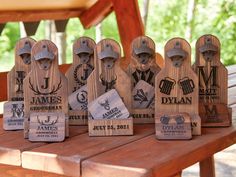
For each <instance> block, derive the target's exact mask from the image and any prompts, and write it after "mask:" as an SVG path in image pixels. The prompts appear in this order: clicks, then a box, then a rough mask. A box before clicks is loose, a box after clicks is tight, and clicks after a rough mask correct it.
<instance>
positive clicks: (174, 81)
mask: <svg viewBox="0 0 236 177" xmlns="http://www.w3.org/2000/svg"><path fill="white" fill-rule="evenodd" d="M155 93H156V99H155V118H156V123H158V120H159V117H160V116H162V115H166V114H167V115H168V114H172V113H188V114H189V116H190V118H191V125H192V130H193V131H192V134H193V135H200V134H201V119H200V117H199V113H198V77H197V75H196V73H194V71H193V70H192V68H191V47H190V45H189V44H188V42H187V41H185V40H184V39H182V38H173V39H171V40H169V41H168V42H167V44H166V45H165V66H164V68H163V69H162V70H161V71H160V72H159V74H158V75H157V76H156V82H155ZM160 114H161V115H160ZM156 131H159V130H156Z"/></svg>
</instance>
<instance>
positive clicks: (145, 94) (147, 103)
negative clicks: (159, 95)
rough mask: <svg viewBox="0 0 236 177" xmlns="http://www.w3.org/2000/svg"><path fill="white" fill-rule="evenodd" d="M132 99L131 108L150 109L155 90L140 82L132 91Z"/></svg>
mask: <svg viewBox="0 0 236 177" xmlns="http://www.w3.org/2000/svg"><path fill="white" fill-rule="evenodd" d="M132 98H133V108H135V109H146V108H150V107H151V105H153V102H154V99H155V88H154V87H153V86H152V85H150V84H148V83H147V82H145V81H143V80H140V81H139V82H138V83H137V84H136V86H135V87H134V89H133V91H132Z"/></svg>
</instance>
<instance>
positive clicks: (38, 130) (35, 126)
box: [29, 112, 65, 142]
mask: <svg viewBox="0 0 236 177" xmlns="http://www.w3.org/2000/svg"><path fill="white" fill-rule="evenodd" d="M64 139H65V114H63V113H43V112H42V113H31V114H30V127H29V140H30V141H41V142H60V141H63V140H64Z"/></svg>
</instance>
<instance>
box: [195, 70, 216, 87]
mask: <svg viewBox="0 0 236 177" xmlns="http://www.w3.org/2000/svg"><path fill="white" fill-rule="evenodd" d="M204 67H205V66H198V70H199V73H198V77H199V86H200V87H203V85H202V82H201V77H202V79H203V82H204V85H205V86H206V87H208V86H211V87H218V85H217V66H211V71H210V74H209V76H207V74H206V73H205V72H204Z"/></svg>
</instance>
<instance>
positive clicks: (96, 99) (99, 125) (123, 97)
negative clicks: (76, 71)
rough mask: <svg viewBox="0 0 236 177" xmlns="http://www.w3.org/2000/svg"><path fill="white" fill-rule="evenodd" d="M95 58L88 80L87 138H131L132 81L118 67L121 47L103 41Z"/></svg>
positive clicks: (99, 44) (111, 42)
mask: <svg viewBox="0 0 236 177" xmlns="http://www.w3.org/2000/svg"><path fill="white" fill-rule="evenodd" d="M94 55H95V56H94V57H95V68H94V71H93V72H92V74H91V75H90V76H89V78H88V80H87V84H88V103H89V104H88V110H89V117H88V118H89V120H88V125H89V135H90V136H111V135H132V134H133V119H132V116H129V111H130V106H131V105H130V104H131V81H130V79H129V77H128V75H127V74H126V73H125V72H124V71H123V70H122V69H121V68H120V66H119V59H120V46H119V44H118V43H117V42H115V41H114V40H111V39H104V40H102V41H100V42H99V43H98V44H97V45H96V48H95V54H94Z"/></svg>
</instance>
